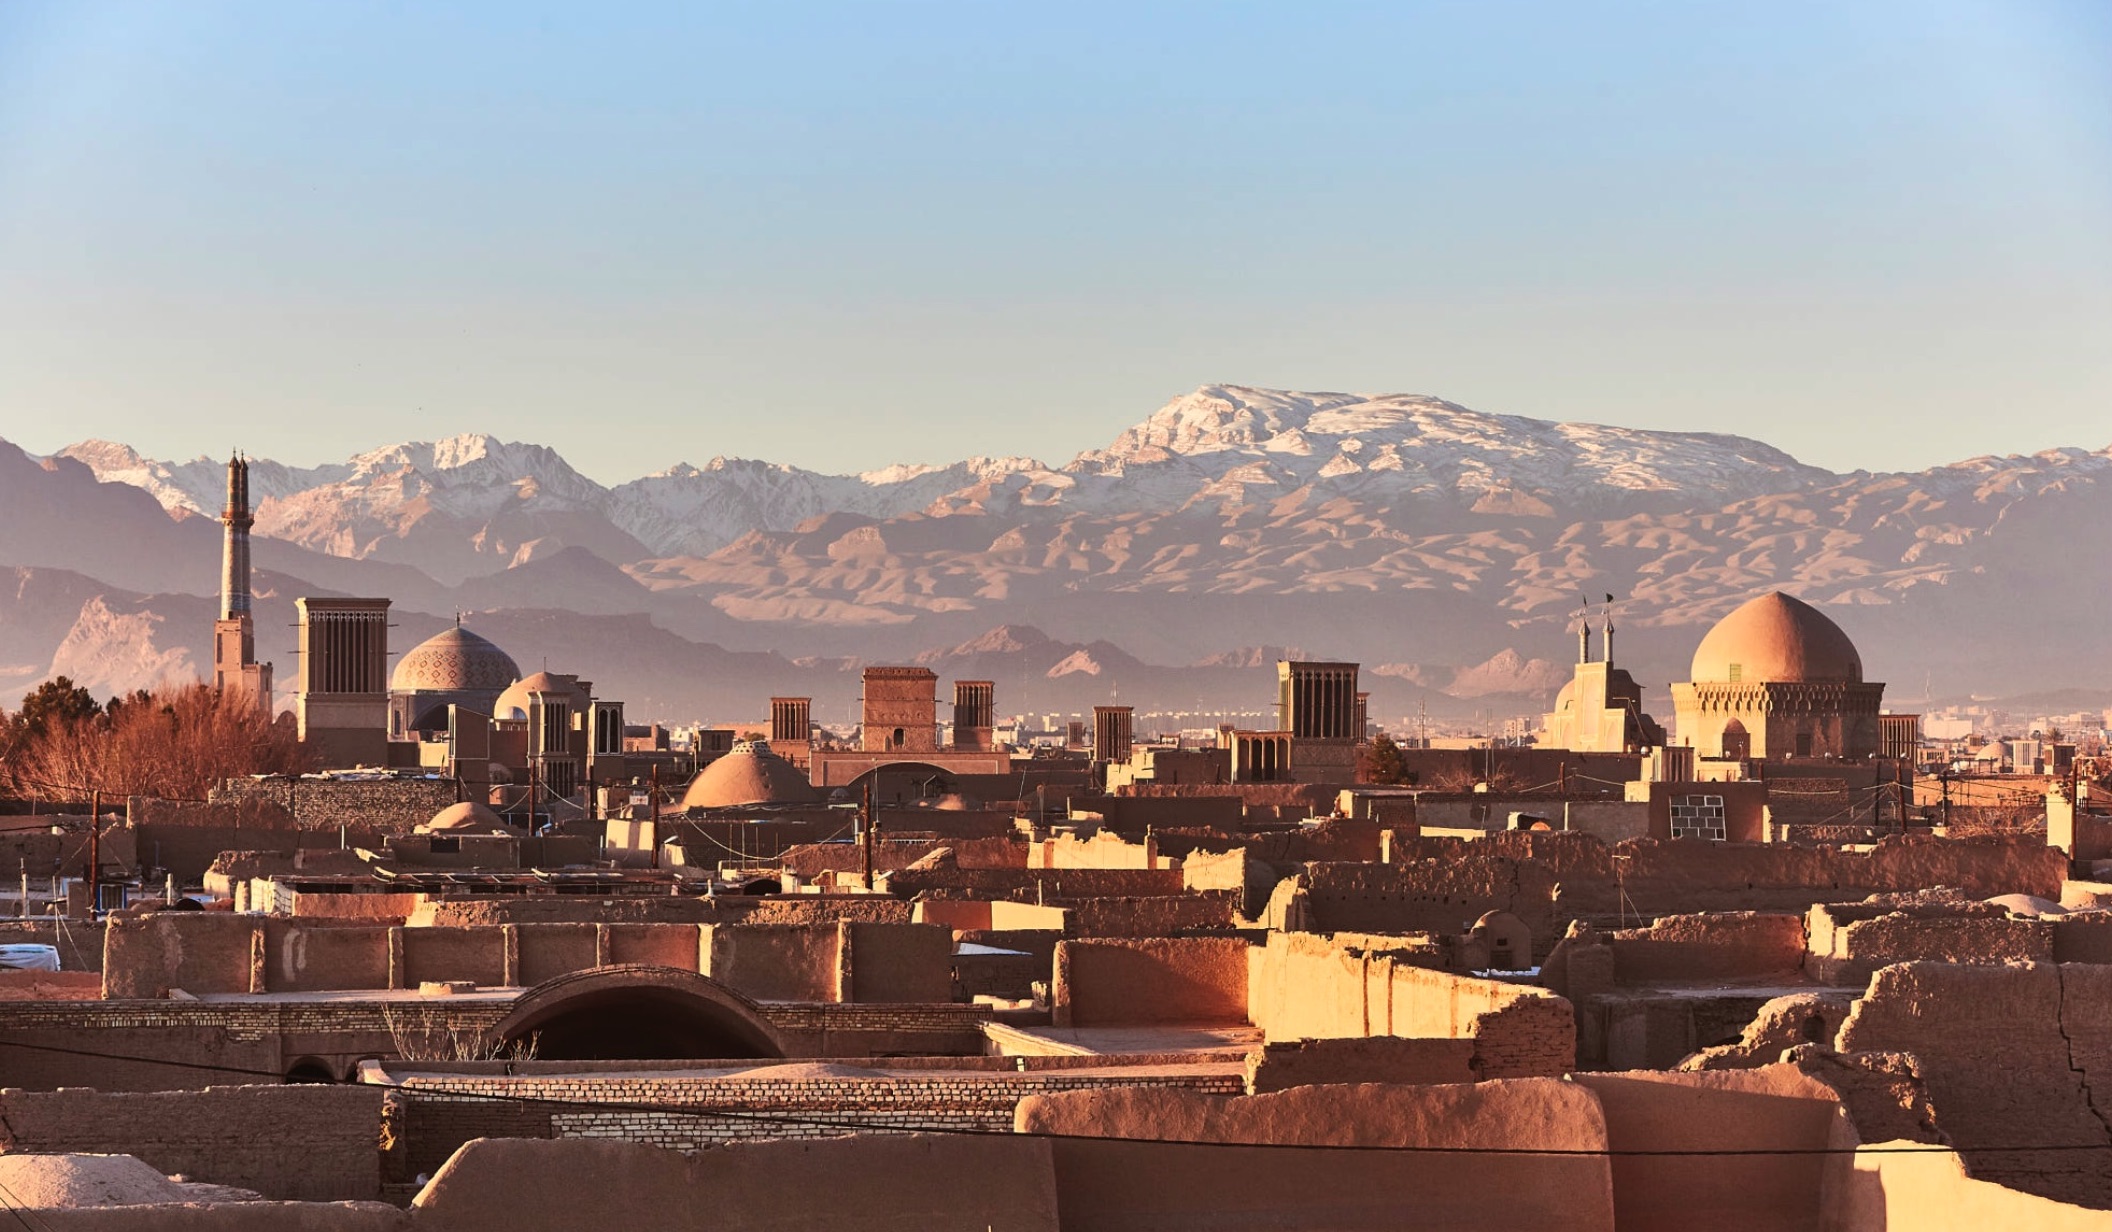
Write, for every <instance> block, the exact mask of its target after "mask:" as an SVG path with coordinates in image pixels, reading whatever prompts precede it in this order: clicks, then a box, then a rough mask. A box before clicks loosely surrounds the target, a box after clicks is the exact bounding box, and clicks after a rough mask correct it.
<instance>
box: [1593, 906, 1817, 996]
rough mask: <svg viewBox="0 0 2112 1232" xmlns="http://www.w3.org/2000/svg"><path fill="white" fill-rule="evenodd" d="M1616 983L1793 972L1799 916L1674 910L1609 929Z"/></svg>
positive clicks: (1799, 942) (1800, 943)
mask: <svg viewBox="0 0 2112 1232" xmlns="http://www.w3.org/2000/svg"><path fill="white" fill-rule="evenodd" d="M1613 962H1614V968H1613V969H1614V979H1615V981H1616V982H1618V983H1621V984H1652V983H1660V982H1663V983H1688V982H1695V981H1703V980H1733V979H1758V978H1764V977H1768V976H1778V977H1793V976H1794V975H1795V974H1796V972H1797V970H1798V969H1799V968H1800V967H1802V966H1803V963H1804V921H1803V920H1802V919H1801V918H1799V917H1797V916H1794V915H1786V914H1767V913H1762V912H1754V911H1739V912H1730V913H1726V914H1722V915H1674V916H1665V917H1663V918H1662V919H1659V920H1658V921H1657V922H1655V923H1654V924H1652V925H1651V926H1650V927H1648V928H1624V929H1621V930H1619V931H1618V932H1615V933H1614V934H1613Z"/></svg>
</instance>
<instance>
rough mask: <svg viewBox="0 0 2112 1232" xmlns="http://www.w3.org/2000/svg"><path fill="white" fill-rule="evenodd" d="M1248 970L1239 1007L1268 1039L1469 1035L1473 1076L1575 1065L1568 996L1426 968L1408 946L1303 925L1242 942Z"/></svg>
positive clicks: (1556, 1070) (1554, 1070)
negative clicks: (1394, 949) (1249, 944)
mask: <svg viewBox="0 0 2112 1232" xmlns="http://www.w3.org/2000/svg"><path fill="white" fill-rule="evenodd" d="M1373 940H1375V939H1368V938H1367V939H1364V944H1365V945H1369V944H1371V942H1372V941H1373ZM1403 940H1404V942H1405V941H1406V940H1407V939H1403ZM1248 971H1249V983H1248V993H1247V1001H1248V1015H1249V1017H1250V1019H1251V1020H1252V1021H1253V1023H1254V1025H1255V1026H1257V1027H1260V1028H1262V1030H1263V1032H1264V1033H1265V1034H1266V1036H1267V1038H1268V1039H1270V1040H1272V1041H1275V1040H1290V1039H1339V1038H1353V1037H1361V1036H1376V1035H1395V1036H1406V1037H1412V1038H1431V1039H1471V1040H1473V1041H1474V1045H1475V1046H1474V1054H1473V1059H1472V1062H1471V1064H1472V1067H1473V1069H1474V1072H1475V1073H1476V1074H1477V1075H1478V1076H1479V1077H1482V1078H1509V1077H1530V1076H1538V1075H1553V1074H1561V1073H1566V1072H1568V1071H1569V1070H1571V1069H1573V1068H1575V1065H1576V1055H1577V1036H1576V1020H1575V1017H1574V1015H1573V1013H1572V1011H1571V1008H1570V1004H1569V1002H1568V1001H1566V1000H1564V999H1563V998H1561V997H1558V996H1556V995H1555V994H1553V993H1552V992H1549V991H1548V990H1547V989H1545V988H1538V987H1533V986H1530V985H1521V984H1509V983H1504V982H1502V981H1498V980H1487V979H1478V978H1475V977H1471V976H1462V975H1454V974H1451V973H1449V972H1445V971H1436V970H1431V969H1429V968H1428V967H1425V966H1422V965H1420V964H1419V963H1418V962H1417V956H1416V955H1414V954H1412V953H1411V954H1406V955H1403V954H1395V953H1391V952H1387V951H1381V950H1374V949H1367V948H1359V947H1357V946H1350V945H1345V944H1342V943H1341V942H1340V941H1339V940H1335V941H1331V940H1329V939H1326V938H1322V937H1316V936H1312V935H1309V934H1290V933H1277V934H1274V935H1272V936H1270V938H1269V941H1268V944H1267V945H1266V946H1261V947H1257V948H1255V949H1254V950H1253V951H1251V953H1250V955H1249V962H1248Z"/></svg>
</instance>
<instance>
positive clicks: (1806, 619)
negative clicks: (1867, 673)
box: [1688, 591, 1863, 684]
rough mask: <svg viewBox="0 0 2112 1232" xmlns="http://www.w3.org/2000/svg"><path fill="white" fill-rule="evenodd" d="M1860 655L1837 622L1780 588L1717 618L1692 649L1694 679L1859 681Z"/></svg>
mask: <svg viewBox="0 0 2112 1232" xmlns="http://www.w3.org/2000/svg"><path fill="white" fill-rule="evenodd" d="M1862 678H1863V657H1862V656H1861V655H1859V654H1857V653H1856V650H1855V643H1854V642H1851V641H1849V640H1848V635H1847V634H1846V633H1843V632H1841V627H1840V626H1839V625H1837V624H1835V623H1833V621H1831V620H1829V619H1827V618H1826V616H1825V614H1824V613H1822V612H1820V611H1819V609H1817V608H1815V607H1813V606H1811V605H1810V604H1809V603H1806V602H1804V601H1803V600H1801V599H1792V598H1790V597H1789V596H1788V595H1785V594H1783V593H1781V592H1780V591H1774V592H1772V593H1769V594H1765V595H1762V596H1760V597H1759V598H1757V599H1754V600H1753V601H1751V602H1750V603H1747V604H1746V605H1745V606H1743V607H1741V608H1739V609H1738V610H1737V611H1735V612H1732V613H1731V614H1730V615H1728V616H1726V617H1724V618H1723V619H1722V620H1719V621H1717V622H1716V627H1715V628H1713V629H1711V630H1709V633H1708V636H1706V637H1704V638H1702V639H1701V645H1700V646H1699V647H1698V648H1697V649H1696V650H1695V651H1694V667H1693V674H1692V675H1691V676H1689V677H1688V679H1690V680H1692V681H1694V682H1696V683H1698V684H1708V683H1713V684H1724V683H1745V684H1796V683H1799V682H1803V681H1814V680H1831V681H1841V680H1845V681H1850V682H1860V681H1861V680H1862Z"/></svg>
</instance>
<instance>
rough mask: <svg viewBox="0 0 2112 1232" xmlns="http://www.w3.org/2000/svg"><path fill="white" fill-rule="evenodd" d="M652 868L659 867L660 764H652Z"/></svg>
mask: <svg viewBox="0 0 2112 1232" xmlns="http://www.w3.org/2000/svg"><path fill="white" fill-rule="evenodd" d="M652 793H653V794H652V809H653V833H652V840H653V867H654V868H658V867H660V763H659V762H654V763H653V786H652Z"/></svg>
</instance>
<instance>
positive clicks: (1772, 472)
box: [65, 385, 1837, 563]
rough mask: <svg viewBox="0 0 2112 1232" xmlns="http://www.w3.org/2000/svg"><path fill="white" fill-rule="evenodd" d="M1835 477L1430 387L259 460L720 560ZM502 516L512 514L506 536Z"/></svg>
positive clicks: (266, 467)
mask: <svg viewBox="0 0 2112 1232" xmlns="http://www.w3.org/2000/svg"><path fill="white" fill-rule="evenodd" d="M65 452H66V454H67V455H68V456H72V457H76V458H78V459H79V460H81V461H82V462H84V463H86V464H87V465H88V466H89V467H90V468H91V469H92V470H94V472H95V473H96V475H97V477H98V478H100V479H103V480H104V481H106V482H124V483H130V484H133V485H134V486H137V487H141V488H143V489H145V490H147V491H148V492H150V493H152V494H153V495H154V496H155V498H156V499H157V500H159V501H160V502H161V503H162V505H163V507H164V508H167V509H169V510H171V511H172V512H176V511H178V510H190V511H192V512H196V513H202V514H206V515H209V516H210V515H213V514H216V513H217V512H218V505H219V500H220V492H221V487H222V484H223V482H224V470H223V465H224V464H222V463H219V462H214V461H212V460H210V459H206V458H199V459H197V460H195V461H192V462H186V463H177V464H170V463H163V462H156V461H152V460H149V459H145V458H142V457H141V456H140V455H139V454H138V453H137V452H136V451H134V450H131V449H130V448H128V447H126V446H123V445H118V444H113V443H111V442H103V441H84V442H82V443H80V444H79V445H75V446H72V447H70V448H69V449H68V450H66V451H65ZM1836 478H1837V477H1836V476H1834V475H1832V474H1831V473H1830V472H1827V471H1823V470H1820V469H1818V468H1816V467H1809V466H1805V465H1803V464H1802V463H1799V462H1798V461H1796V459H1794V458H1792V457H1790V456H1789V455H1787V454H1785V453H1783V452H1781V451H1780V450H1777V449H1774V448H1772V447H1771V446H1767V445H1764V444H1762V443H1760V442H1758V441H1751V440H1747V439H1745V438H1742V437H1735V436H1724V435H1717V434H1709V433H1686V432H1651V431H1643V430H1638V429H1628V428H1617V427H1608V426H1602V425H1591V424H1557V423H1550V422H1546V421H1542V420H1535V419H1528V418H1524V417H1522V416H1509V415H1490V414H1484V413H1482V412H1477V411H1473V410H1469V409H1468V408H1465V407H1462V406H1459V405H1457V404H1455V403H1451V402H1447V401H1445V400H1443V399H1441V398H1435V397H1429V396H1425V395H1418V394H1386V395H1364V394H1353V393H1299V392H1294V391H1286V390H1269V389H1256V388H1251V387H1246V386H1236V385H1206V386H1203V387H1201V388H1199V389H1197V390H1195V391H1193V392H1191V393H1188V394H1184V395H1182V396H1180V397H1177V398H1174V399H1173V400H1171V401H1170V402H1168V403H1167V404H1166V405H1165V406H1163V407H1161V408H1159V409H1158V410H1157V411H1155V412H1153V413H1152V414H1151V415H1150V416H1148V417H1147V418H1146V419H1145V420H1143V421H1142V422H1141V423H1138V424H1136V425H1135V426H1133V427H1131V428H1129V429H1128V430H1126V431H1124V432H1123V433H1122V434H1121V435H1119V436H1118V437H1117V438H1116V439H1115V441H1114V442H1113V443H1111V444H1110V446H1109V447H1108V448H1106V449H1104V450H1087V451H1084V452H1082V453H1080V454H1078V455H1077V456H1076V457H1075V458H1073V459H1072V460H1071V461H1070V462H1068V463H1066V464H1064V465H1063V466H1062V467H1061V468H1060V469H1052V468H1050V467H1048V466H1046V465H1044V464H1042V463H1040V462H1038V461H1035V460H1034V459H1031V458H1022V457H1002V458H984V457H975V458H968V459H964V460H962V461H959V462H954V463H950V464H947V465H930V464H896V465H891V466H886V467H880V468H876V469H872V470H867V471H863V472H860V473H857V474H851V475H830V474H823V473H820V472H816V471H809V470H805V469H802V468H800V467H797V466H790V465H785V464H781V463H771V462H761V461H753V460H748V459H741V458H726V457H715V458H713V459H712V460H711V461H710V462H709V463H707V464H706V465H704V466H702V467H697V466H692V465H690V464H688V463H678V464H676V465H674V466H671V467H668V468H666V469H664V470H662V471H659V472H657V473H654V474H650V475H646V476H643V477H641V478H638V479H634V480H631V481H629V482H627V483H622V484H618V485H616V486H615V487H603V486H602V485H600V484H598V483H596V482H595V481H593V480H592V479H589V478H587V477H586V476H585V475H582V474H580V473H579V472H578V471H576V470H574V469H573V468H572V466H571V465H570V464H569V463H568V462H566V461H565V459H564V458H563V457H562V456H561V455H559V454H558V453H557V452H556V451H555V450H553V449H551V448H549V447H547V446H542V445H533V444H526V443H520V442H509V441H505V440H502V439H500V438H498V437H495V436H492V435H489V434H485V433H464V434H460V435H456V436H450V437H444V438H441V439H439V440H435V441H409V442H402V443H399V444H395V445H389V446H384V447H382V448H378V449H374V450H370V451H367V452H365V453H362V454H359V455H357V456H355V457H353V458H352V459H350V460H349V462H346V463H338V464H334V465H326V466H321V467H314V468H293V467H285V466H281V465H279V464H277V463H273V462H269V461H267V460H262V459H259V460H256V461H254V462H253V463H252V470H251V485H252V491H253V492H255V493H256V495H257V498H258V503H259V510H258V527H257V529H258V533H260V534H264V535H269V536H274V537H278V538H283V539H288V540H291V541H293V542H297V543H301V544H303V545H304V546H309V547H312V548H316V549H318V550H322V551H326V552H331V553H333V554H336V555H349V556H361V555H366V554H370V553H372V552H375V551H377V550H381V549H382V547H383V545H384V544H386V543H388V542H390V541H396V542H398V543H402V542H406V541H408V540H409V539H410V537H411V536H413V535H414V534H417V533H419V531H418V528H419V527H420V526H421V525H422V526H427V527H431V528H435V529H437V528H439V527H441V526H443V525H445V526H447V527H450V528H453V527H456V526H457V525H458V524H459V525H460V526H462V527H464V528H466V530H465V531H456V530H453V529H450V531H449V533H473V536H474V539H475V546H474V551H475V552H477V553H481V554H484V555H490V554H492V553H496V552H501V551H503V552H507V553H511V552H517V551H520V550H526V548H527V546H528V541H530V540H535V541H542V542H545V546H544V547H543V548H542V549H538V550H550V548H551V547H553V546H559V545H561V544H560V543H559V541H556V540H548V536H549V535H550V534H551V533H552V531H551V526H552V525H557V526H559V527H560V528H561V529H562V528H570V529H569V530H568V531H566V532H565V535H569V536H571V537H569V538H566V537H565V535H561V536H560V539H561V540H562V541H564V542H583V541H584V540H582V539H580V538H578V536H580V535H587V536H588V537H593V536H594V535H601V536H602V538H603V539H608V537H609V536H614V537H615V539H616V540H624V541H631V540H634V541H635V542H636V543H637V544H640V545H643V546H644V548H645V549H646V550H647V552H649V553H652V554H656V555H658V556H660V557H670V556H704V555H708V554H710V553H711V552H713V551H716V550H717V549H719V548H720V547H723V546H725V545H726V544H729V543H732V542H733V541H735V540H736V539H738V538H740V537H741V536H742V535H744V534H746V533H748V532H750V531H754V530H764V531H786V530H791V529H793V528H795V527H797V526H798V525H800V524H801V523H803V522H805V521H808V520H809V519H812V518H814V517H817V516H821V515H825V514H831V513H847V514H854V515H859V516H864V517H870V518H875V519H880V520H886V519H892V518H898V517H902V516H905V515H908V514H913V513H919V512H928V513H931V514H935V515H944V514H966V513H985V514H998V513H1014V514H1019V513H1031V512H1032V511H1034V510H1047V511H1050V512H1052V513H1054V512H1075V513H1088V514H1125V513H1145V512H1151V511H1173V510H1181V509H1186V508H1190V507H1197V506H1217V507H1221V508H1222V507H1237V506H1240V505H1243V504H1249V503H1252V502H1253V501H1254V500H1273V499H1276V498H1278V497H1281V496H1284V495H1289V494H1290V493H1292V492H1294V491H1296V490H1298V489H1300V488H1303V487H1307V486H1313V487H1317V488H1320V489H1324V490H1325V491H1327V492H1328V493H1330V494H1339V495H1342V496H1346V497H1351V498H1355V499H1360V500H1375V501H1379V502H1380V503H1383V504H1393V503H1397V502H1398V501H1400V500H1402V499H1410V498H1412V499H1421V500H1445V501H1452V502H1456V503H1458V504H1459V505H1460V506H1461V507H1462V508H1464V507H1467V506H1473V507H1474V508H1476V509H1478V510H1482V511H1485V512H1505V511H1508V512H1514V513H1532V512H1545V511H1548V510H1550V509H1551V508H1552V507H1553V506H1554V505H1567V506H1574V507H1577V508H1594V507H1603V506H1604V505H1606V504H1607V503H1608V501H1609V499H1618V498H1617V497H1614V496H1613V495H1612V494H1615V493H1629V494H1664V495H1666V496H1678V495H1686V496H1690V497H1691V496H1706V497H1708V498H1710V499H1711V500H1712V501H1713V502H1722V501H1730V500H1739V499H1744V498H1748V497H1755V496H1762V495H1765V494H1769V493H1779V492H1788V491H1797V490H1803V489H1807V488H1810V487H1812V486H1814V485H1818V484H1824V483H1827V482H1830V481H1833V480H1834V479H1836ZM1550 502H1552V504H1550ZM508 519H511V521H510V522H508ZM523 519H526V522H523V521H522V520H523ZM553 519H555V522H554V523H553V521H552V520H553ZM581 519H585V521H584V522H582V521H581ZM495 520H496V521H497V522H507V523H508V525H510V526H512V528H513V529H512V530H511V531H509V532H505V533H499V532H495V531H494V530H493V529H492V527H493V525H494V524H495ZM590 524H591V525H590ZM592 526H599V527H602V528H604V529H603V530H602V531H592V530H591V527H592ZM480 528H481V529H480ZM611 542H613V540H611ZM391 550H395V549H391ZM624 563H628V562H624Z"/></svg>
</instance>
